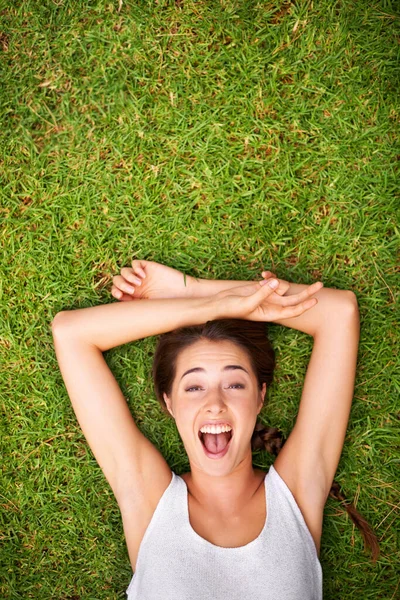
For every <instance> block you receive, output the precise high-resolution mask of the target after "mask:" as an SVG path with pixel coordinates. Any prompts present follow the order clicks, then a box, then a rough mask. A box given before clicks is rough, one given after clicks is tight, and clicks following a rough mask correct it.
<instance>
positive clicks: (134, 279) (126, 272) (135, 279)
mask: <svg viewBox="0 0 400 600" xmlns="http://www.w3.org/2000/svg"><path fill="white" fill-rule="evenodd" d="M121 275H122V277H124V278H125V279H126V280H127V281H130V282H131V283H133V284H134V285H142V279H140V277H139V276H138V275H135V273H134V272H133V269H131V268H130V267H124V268H123V269H121Z"/></svg>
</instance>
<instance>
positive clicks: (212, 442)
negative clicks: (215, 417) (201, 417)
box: [199, 430, 233, 459]
mask: <svg viewBox="0 0 400 600" xmlns="http://www.w3.org/2000/svg"><path fill="white" fill-rule="evenodd" d="M232 437H233V430H231V431H225V432H223V433H202V432H201V431H199V439H200V441H201V444H202V446H203V450H204V452H205V454H206V456H207V457H208V458H212V459H216V458H222V457H223V456H225V454H226V453H227V452H228V450H229V448H230V445H231V441H232Z"/></svg>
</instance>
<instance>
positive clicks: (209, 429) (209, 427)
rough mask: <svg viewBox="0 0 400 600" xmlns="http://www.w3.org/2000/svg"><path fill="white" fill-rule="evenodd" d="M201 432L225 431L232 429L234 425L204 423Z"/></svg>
mask: <svg viewBox="0 0 400 600" xmlns="http://www.w3.org/2000/svg"><path fill="white" fill-rule="evenodd" d="M200 431H201V433H223V432H225V431H232V427H229V425H222V426H221V425H204V426H203V427H201V428H200Z"/></svg>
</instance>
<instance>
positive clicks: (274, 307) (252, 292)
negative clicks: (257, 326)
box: [214, 279, 324, 322]
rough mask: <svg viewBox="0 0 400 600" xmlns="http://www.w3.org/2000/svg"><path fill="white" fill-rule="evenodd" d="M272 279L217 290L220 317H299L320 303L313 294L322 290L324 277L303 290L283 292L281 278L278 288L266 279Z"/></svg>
mask: <svg viewBox="0 0 400 600" xmlns="http://www.w3.org/2000/svg"><path fill="white" fill-rule="evenodd" d="M271 281H273V279H267V280H264V281H261V282H256V283H250V284H249V285H243V286H240V287H235V288H231V289H230V290H224V291H223V292H219V293H218V294H216V295H215V296H214V299H215V300H216V303H217V307H218V309H217V312H218V314H219V318H221V319H246V320H248V321H265V322H267V321H268V322H274V321H277V320H279V321H280V320H282V319H289V318H293V317H298V316H299V315H301V314H302V313H303V312H305V311H306V310H309V309H310V308H312V307H313V306H315V305H316V304H317V302H318V300H317V298H310V296H312V295H313V294H315V293H317V292H319V290H320V289H321V288H322V287H323V285H324V284H323V283H322V281H317V282H315V283H313V284H312V285H310V286H308V287H307V289H306V290H304V291H303V292H301V293H300V294H293V295H291V296H280V295H279V294H278V293H277V289H279V286H280V284H279V280H278V288H275V290H274V289H273V288H271V287H270V285H269V283H264V282H271Z"/></svg>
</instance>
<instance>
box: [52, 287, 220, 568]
mask: <svg viewBox="0 0 400 600" xmlns="http://www.w3.org/2000/svg"><path fill="white" fill-rule="evenodd" d="M214 307H215V304H214V303H213V302H210V299H198V298H197V299H196V298H188V299H173V300H138V301H137V302H129V303H113V304H105V305H101V306H94V307H89V308H83V309H77V310H71V311H63V312H60V313H58V314H57V315H56V316H55V318H54V320H53V323H52V332H53V339H54V347H55V351H56V356H57V360H58V364H59V367H60V371H61V374H62V377H63V380H64V383H65V387H66V389H67V392H68V395H69V398H70V401H71V404H72V407H73V409H74V412H75V415H76V418H77V420H78V423H79V425H80V427H81V429H82V431H83V434H84V436H85V438H86V440H87V442H88V444H89V446H90V448H91V450H92V452H93V454H94V456H95V458H96V460H97V463H98V464H99V466H100V468H101V469H102V471H103V473H104V475H105V477H106V479H107V481H108V483H109V484H110V487H111V489H112V491H113V492H114V495H115V497H116V500H117V502H118V504H119V507H120V509H121V513H122V515H123V518H124V527H125V522H126V519H127V518H128V517H127V516H126V515H128V516H129V519H135V522H137V523H139V524H140V523H144V522H146V519H147V518H148V515H151V514H152V511H154V509H155V505H156V504H157V501H158V500H159V498H160V497H161V495H162V493H163V492H164V490H165V489H166V488H167V486H168V484H169V482H170V481H171V469H170V468H169V466H168V464H167V462H166V461H165V459H164V457H163V456H162V454H161V453H160V452H159V451H158V449H157V448H156V447H155V446H154V445H153V444H152V443H151V442H150V441H149V440H148V439H147V438H146V437H145V436H144V435H143V433H142V432H141V431H140V429H139V428H138V427H137V425H136V423H135V421H134V419H133V417H132V414H131V412H130V410H129V406H128V404H127V402H126V399H125V397H124V395H123V393H122V391H121V389H120V387H119V385H118V383H117V381H116V379H115V377H114V375H113V373H112V372H111V370H110V368H109V366H108V364H107V362H106V361H105V358H104V356H103V351H105V350H108V349H109V348H112V347H114V346H119V345H121V344H124V343H126V342H130V341H133V340H137V339H140V338H144V337H147V336H151V335H157V334H159V333H163V332H166V331H170V330H172V329H175V328H177V327H180V326H182V325H191V324H196V323H201V322H205V321H207V320H211V319H213V318H215V308H214ZM127 529H130V533H129V535H130V536H131V538H132V535H133V533H132V531H133V530H132V528H129V527H128V528H127ZM139 530H140V527H139V526H138V528H137V531H138V534H137V535H139V533H140V531H139ZM135 531H136V529H135ZM143 533H144V532H143ZM127 535H128V534H127ZM130 547H131V548H132V547H136V541H135V540H133V541H132V540H130ZM134 561H135V557H134V556H132V564H134Z"/></svg>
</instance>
